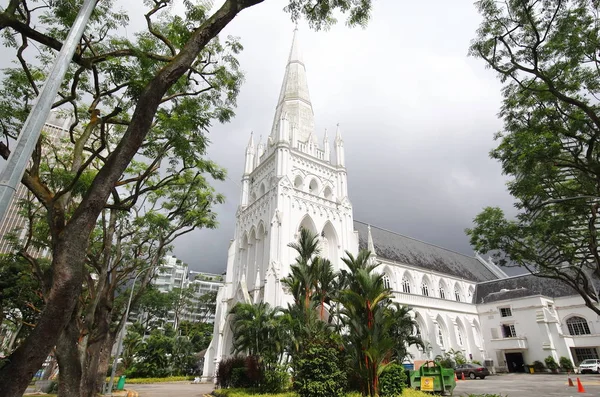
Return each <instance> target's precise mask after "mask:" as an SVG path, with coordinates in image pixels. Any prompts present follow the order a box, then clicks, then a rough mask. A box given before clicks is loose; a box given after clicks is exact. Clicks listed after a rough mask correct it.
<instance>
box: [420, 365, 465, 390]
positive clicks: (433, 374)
mask: <svg viewBox="0 0 600 397" xmlns="http://www.w3.org/2000/svg"><path fill="white" fill-rule="evenodd" d="M410 387H412V388H413V389H416V390H421V391H428V392H432V393H449V394H452V391H453V390H454V388H455V387H456V381H455V380H454V370H453V369H452V368H442V366H441V365H440V364H439V363H437V362H435V361H426V362H424V363H423V365H422V366H421V367H420V368H419V369H417V370H415V371H410Z"/></svg>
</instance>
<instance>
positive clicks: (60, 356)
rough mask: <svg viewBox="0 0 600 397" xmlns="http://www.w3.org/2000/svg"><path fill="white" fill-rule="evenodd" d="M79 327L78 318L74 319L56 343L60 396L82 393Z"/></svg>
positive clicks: (65, 396)
mask: <svg viewBox="0 0 600 397" xmlns="http://www.w3.org/2000/svg"><path fill="white" fill-rule="evenodd" d="M78 339H79V328H78V327H77V320H76V319H72V320H71V321H70V322H69V324H67V326H66V327H65V329H64V330H63V332H62V334H61V335H60V338H58V343H57V344H56V358H57V361H58V370H59V373H60V375H59V376H60V378H59V379H60V380H59V382H58V395H59V397H80V395H81V374H82V371H81V361H80V359H79V357H80V356H79V348H78V346H77V341H78Z"/></svg>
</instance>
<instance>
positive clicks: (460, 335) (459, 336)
mask: <svg viewBox="0 0 600 397" xmlns="http://www.w3.org/2000/svg"><path fill="white" fill-rule="evenodd" d="M456 336H457V339H458V344H459V345H460V346H464V342H463V333H462V330H461V329H460V327H459V328H458V329H457V330H456Z"/></svg>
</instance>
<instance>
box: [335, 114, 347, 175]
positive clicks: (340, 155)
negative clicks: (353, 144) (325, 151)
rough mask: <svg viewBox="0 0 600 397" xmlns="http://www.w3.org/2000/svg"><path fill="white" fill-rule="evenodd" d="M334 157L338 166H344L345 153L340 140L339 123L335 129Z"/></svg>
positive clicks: (342, 142)
mask: <svg viewBox="0 0 600 397" xmlns="http://www.w3.org/2000/svg"><path fill="white" fill-rule="evenodd" d="M334 145H335V157H336V164H337V165H338V166H339V167H345V166H346V155H345V153H344V141H343V140H342V132H341V131H340V124H339V123H338V125H337V130H336V131H335V141H334Z"/></svg>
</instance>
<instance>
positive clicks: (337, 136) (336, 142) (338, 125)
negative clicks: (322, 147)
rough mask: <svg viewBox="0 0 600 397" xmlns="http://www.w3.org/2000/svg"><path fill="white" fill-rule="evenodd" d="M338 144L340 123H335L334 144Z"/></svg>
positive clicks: (340, 135)
mask: <svg viewBox="0 0 600 397" xmlns="http://www.w3.org/2000/svg"><path fill="white" fill-rule="evenodd" d="M338 142H342V143H343V140H342V131H340V123H337V126H336V129H335V144H336V145H337V144H338Z"/></svg>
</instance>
